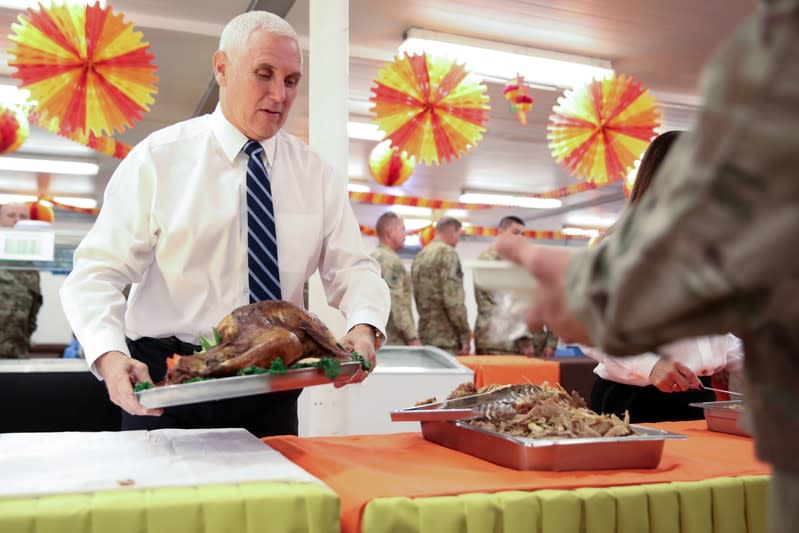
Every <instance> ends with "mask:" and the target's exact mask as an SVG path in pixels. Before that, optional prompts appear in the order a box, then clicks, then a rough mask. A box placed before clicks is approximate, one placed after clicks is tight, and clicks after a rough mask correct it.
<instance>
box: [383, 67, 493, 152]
mask: <svg viewBox="0 0 799 533" xmlns="http://www.w3.org/2000/svg"><path fill="white" fill-rule="evenodd" d="M468 75H469V72H468V71H467V70H466V69H465V68H464V67H463V65H459V64H457V63H455V61H454V60H450V59H443V58H434V57H431V56H429V55H427V54H425V53H423V54H421V55H413V56H411V55H408V54H407V53H406V54H405V55H404V56H403V57H397V58H396V59H395V60H394V62H393V63H389V64H387V65H386V66H385V67H384V68H383V69H382V70H380V72H379V73H378V76H377V79H376V80H375V85H374V86H373V87H372V92H373V95H372V97H371V98H370V101H371V102H373V103H374V106H373V107H372V108H371V110H372V111H373V112H374V113H375V121H376V122H377V125H378V126H379V128H380V130H382V131H384V132H386V137H387V138H388V139H389V140H390V141H391V145H392V146H396V147H397V148H398V149H400V150H401V151H405V152H407V153H408V155H409V156H411V157H415V158H416V159H417V160H418V161H421V162H422V163H425V164H430V163H431V162H432V163H435V164H436V165H437V164H439V160H441V159H443V160H444V161H449V160H450V159H452V158H453V157H455V158H458V159H459V158H460V156H461V154H464V153H466V152H467V151H468V150H469V149H471V148H473V147H474V146H476V145H477V143H478V142H480V140H481V139H482V138H483V132H485V130H486V129H485V123H486V122H487V121H488V110H489V109H490V108H489V106H488V96H487V95H486V94H485V92H486V90H487V88H486V86H485V85H484V84H482V83H480V82H478V81H475V80H473V79H471V78H469V77H468Z"/></svg>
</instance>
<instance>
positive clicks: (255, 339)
mask: <svg viewBox="0 0 799 533" xmlns="http://www.w3.org/2000/svg"><path fill="white" fill-rule="evenodd" d="M217 331H218V332H219V337H220V342H219V344H217V345H216V346H214V347H213V348H211V349H209V350H208V351H206V352H203V353H198V354H195V355H189V356H180V355H175V356H173V357H172V361H171V362H170V364H169V365H168V366H169V369H168V370H167V374H166V378H165V379H164V381H163V383H162V384H165V385H171V384H176V383H183V382H184V381H187V380H189V379H192V378H197V377H203V378H206V377H224V376H232V375H234V374H236V372H238V371H239V370H241V369H243V368H247V367H250V366H258V367H261V368H269V367H270V366H271V365H272V362H273V361H274V360H275V359H277V358H278V357H279V358H280V359H282V360H283V363H284V364H285V365H286V366H291V365H292V364H294V363H296V362H297V361H299V360H300V359H304V358H306V357H322V356H324V357H334V358H337V359H342V360H350V354H349V352H347V350H345V349H344V347H342V346H341V345H340V344H339V343H338V342H337V341H336V339H335V337H333V334H332V333H331V332H330V330H329V329H328V328H327V326H325V325H324V324H323V323H322V321H321V320H319V319H318V318H317V317H316V316H314V315H312V314H310V313H307V312H306V311H303V310H302V309H300V308H299V307H297V306H295V305H293V304H290V303H288V302H284V301H282V300H270V301H263V302H258V303H254V304H250V305H244V306H242V307H239V308H237V309H234V310H233V312H232V313H230V314H229V315H228V316H226V317H225V318H223V319H222V321H221V322H220V323H219V325H218V326H217Z"/></svg>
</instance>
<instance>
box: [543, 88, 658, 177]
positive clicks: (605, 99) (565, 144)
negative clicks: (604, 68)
mask: <svg viewBox="0 0 799 533" xmlns="http://www.w3.org/2000/svg"><path fill="white" fill-rule="evenodd" d="M659 126H660V106H659V105H658V104H657V103H656V102H655V99H654V97H653V96H652V94H651V93H650V91H649V89H644V88H642V87H641V84H640V83H639V82H637V81H635V80H633V79H632V78H630V77H628V76H624V75H619V76H614V77H611V78H606V79H603V80H595V81H593V82H591V83H590V84H588V85H587V86H585V87H582V88H579V89H570V90H567V91H566V92H565V93H564V94H563V96H561V97H560V98H559V99H558V104H557V105H556V106H555V108H554V109H553V114H552V115H551V116H550V117H549V124H548V125H547V129H548V130H549V133H548V134H547V138H548V139H549V149H550V151H551V152H552V155H553V157H555V160H556V161H557V162H558V163H562V164H563V165H564V166H565V167H566V168H567V169H568V171H569V174H571V175H576V176H578V177H580V178H583V179H586V180H587V181H591V182H594V183H597V184H603V183H608V182H612V181H617V180H621V179H623V178H624V177H625V176H626V174H627V173H628V172H629V171H630V169H631V168H632V167H633V164H634V162H635V160H636V159H638V158H639V157H641V154H642V153H643V152H644V150H646V147H647V145H648V144H649V141H650V140H651V139H652V138H653V137H654V136H655V129H656V128H658V127H659Z"/></svg>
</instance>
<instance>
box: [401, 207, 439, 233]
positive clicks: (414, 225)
mask: <svg viewBox="0 0 799 533" xmlns="http://www.w3.org/2000/svg"><path fill="white" fill-rule="evenodd" d="M392 211H393V209H392ZM432 223H433V221H432V220H430V219H429V218H406V219H405V230H406V231H413V230H415V229H422V228H426V227H427V226H429V225H430V224H432Z"/></svg>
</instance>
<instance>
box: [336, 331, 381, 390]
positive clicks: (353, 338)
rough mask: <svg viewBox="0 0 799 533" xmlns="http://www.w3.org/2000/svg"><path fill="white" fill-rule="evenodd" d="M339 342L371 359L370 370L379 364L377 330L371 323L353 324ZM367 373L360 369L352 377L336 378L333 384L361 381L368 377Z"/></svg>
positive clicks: (340, 385) (339, 385)
mask: <svg viewBox="0 0 799 533" xmlns="http://www.w3.org/2000/svg"><path fill="white" fill-rule="evenodd" d="M339 344H341V345H342V346H344V348H345V349H346V350H348V351H350V352H358V353H359V354H361V357H363V358H364V359H366V360H367V361H369V364H370V370H374V368H375V367H376V366H377V356H376V354H375V331H374V328H373V327H372V326H370V325H369V324H358V325H356V326H353V328H352V329H351V330H349V332H347V334H346V335H344V336H343V337H341V339H340V340H339ZM366 375H367V373H366V372H365V371H364V370H363V369H359V370H358V371H357V372H356V373H355V375H353V376H352V377H351V378H341V379H339V378H336V379H335V380H334V381H333V385H334V386H335V387H336V388H338V387H343V386H344V385H349V384H351V383H359V382H361V381H363V380H364V379H366Z"/></svg>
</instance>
